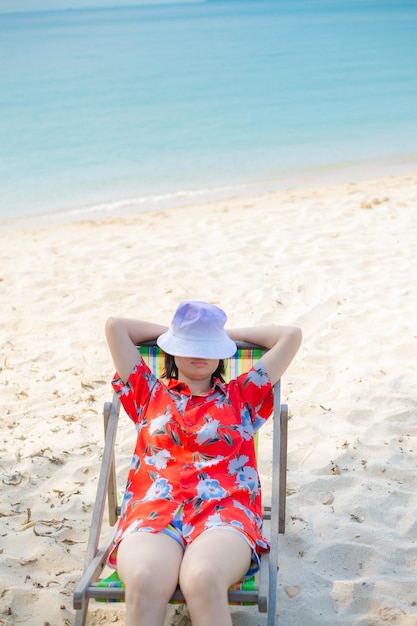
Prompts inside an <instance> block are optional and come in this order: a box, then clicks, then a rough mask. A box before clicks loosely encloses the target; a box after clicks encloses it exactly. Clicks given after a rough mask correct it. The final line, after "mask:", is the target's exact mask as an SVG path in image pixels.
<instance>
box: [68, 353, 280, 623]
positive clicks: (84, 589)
mask: <svg viewBox="0 0 417 626" xmlns="http://www.w3.org/2000/svg"><path fill="white" fill-rule="evenodd" d="M237 345H238V350H237V352H236V354H235V355H234V356H233V357H231V358H230V359H227V360H226V361H225V363H226V378H227V377H230V378H234V377H236V376H237V375H238V374H240V373H242V372H244V371H248V370H249V369H250V368H251V366H252V364H253V363H255V362H256V361H257V360H259V358H260V357H261V356H262V353H263V352H264V349H263V348H262V347H260V346H256V345H254V344H249V343H246V342H238V344H237ZM138 349H139V350H140V352H141V354H142V356H143V358H144V359H145V360H146V362H147V363H148V365H149V367H150V368H151V369H152V371H154V373H155V374H156V375H157V376H158V377H159V376H160V375H161V372H162V369H163V355H162V353H161V350H160V349H159V348H158V347H157V345H156V342H146V343H144V344H143V345H141V346H138ZM119 411H120V401H119V399H118V397H117V395H116V394H114V395H113V400H112V402H111V403H110V402H106V403H105V405H104V412H103V415H104V433H105V444H104V451H103V458H102V463H101V468H100V474H99V480H98V486H97V495H96V500H95V504H94V510H93V516H92V523H91V529H90V536H89V539H88V544H87V554H86V566H85V569H84V573H83V575H82V578H81V580H80V582H79V584H78V585H77V587H76V589H75V591H74V609H75V610H76V615H75V626H85V624H86V619H87V609H88V603H89V600H90V599H92V598H94V599H96V600H98V601H104V602H123V601H124V587H123V584H122V583H121V582H120V581H119V579H118V576H117V572H115V573H114V574H112V576H110V577H109V578H107V579H104V580H103V579H100V576H101V575H102V572H103V569H104V567H105V565H106V561H107V557H108V555H109V553H110V550H111V546H112V540H113V534H114V531H115V528H116V522H117V519H118V516H119V514H120V507H119V505H118V500H119V499H120V498H118V490H117V484H116V465H115V442H116V433H117V424H118V419H119ZM287 425H288V408H287V406H286V405H284V404H281V400H280V382H278V383H277V384H276V385H275V386H274V414H273V438H272V441H273V455H272V484H271V494H272V495H271V501H270V503H269V504H268V505H264V508H263V519H264V521H265V522H266V523H265V524H264V534H265V535H266V536H267V537H268V539H269V541H270V544H271V550H270V552H268V553H263V554H262V556H261V565H260V570H259V572H258V573H257V574H256V575H255V577H253V578H252V579H249V580H248V581H244V582H242V583H239V584H237V585H234V586H233V587H232V588H230V589H229V603H230V604H231V605H234V604H240V605H257V606H258V610H259V612H262V613H267V624H268V626H275V625H276V623H277V573H278V533H284V532H285V503H286V502H285V498H286V471H287V467H286V466H287ZM132 449H133V442H132ZM106 498H107V502H108V517H109V524H110V526H112V527H113V530H112V531H111V532H110V533H109V535H108V537H107V538H106V539H105V540H104V541H103V542H102V544H101V545H99V544H100V540H101V536H102V526H103V519H104V514H105V506H106ZM171 602H174V603H181V602H182V603H184V598H183V596H182V594H181V590H180V588H179V587H178V588H177V590H176V591H175V593H174V596H173V598H172V600H171Z"/></svg>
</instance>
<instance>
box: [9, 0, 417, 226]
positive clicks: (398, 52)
mask: <svg viewBox="0 0 417 626" xmlns="http://www.w3.org/2000/svg"><path fill="white" fill-rule="evenodd" d="M96 2H97V0H96ZM116 3H117V0H115V4H116ZM67 4H70V2H68V3H67ZM33 5H34V6H35V5H36V0H33ZM57 5H58V3H57ZM62 5H65V3H62ZM415 170H417V0H269V1H263V0H246V1H243V0H206V1H201V2H186V3H185V2H184V3H173V2H171V3H164V4H157V3H155V2H154V3H149V4H146V3H145V4H143V3H141V4H138V5H137V6H136V5H135V6H114V7H103V6H102V7H100V6H96V7H94V8H88V7H87V8H83V9H66V10H64V9H62V10H38V11H20V12H1V2H0V219H13V218H22V217H23V218H24V217H28V216H31V217H36V216H41V215H42V216H45V215H46V216H54V215H55V216H56V215H58V214H59V215H61V216H64V215H66V216H71V215H72V216H77V217H83V216H84V215H85V216H91V215H92V214H93V215H94V214H95V215H99V214H100V215H103V214H105V215H110V214H115V215H116V214H120V213H122V212H123V213H129V212H130V213H132V212H137V211H146V210H150V209H155V208H169V207H172V206H176V205H178V204H186V203H189V204H190V206H191V205H192V204H195V203H199V202H201V201H207V200H211V199H214V198H223V197H224V198H227V197H232V196H237V195H247V194H251V193H261V192H263V191H269V190H273V189H280V188H287V187H294V186H298V185H305V184H314V185H315V184H317V183H320V184H321V183H323V184H326V183H328V182H333V181H335V180H345V179H349V180H351V179H357V178H364V177H374V176H379V175H385V174H395V173H401V172H407V171H415Z"/></svg>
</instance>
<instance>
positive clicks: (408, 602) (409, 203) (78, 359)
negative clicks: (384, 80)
mask: <svg viewBox="0 0 417 626" xmlns="http://www.w3.org/2000/svg"><path fill="white" fill-rule="evenodd" d="M416 206H417V174H413V175H411V174H410V175H402V176H395V177H394V176H392V177H386V178H383V179H378V180H377V179H375V180H369V181H360V182H349V183H337V184H332V185H329V186H326V187H321V188H305V189H289V190H284V191H280V192H274V193H268V194H265V195H260V196H256V197H247V198H235V199H232V200H229V201H224V200H223V201H219V202H213V203H210V204H206V205H204V206H196V207H192V208H190V207H184V208H176V209H173V210H171V211H168V210H167V211H163V212H161V211H160V212H146V213H141V214H138V215H137V216H124V217H123V216H122V217H119V218H116V217H114V218H102V219H97V220H95V221H84V222H79V223H75V222H72V223H67V224H54V225H47V223H45V222H42V224H43V225H42V226H41V227H40V226H39V227H35V226H34V225H33V223H32V224H26V225H25V224H23V223H20V222H19V223H17V222H16V224H15V225H14V227H10V225H9V227H8V228H7V229H6V228H4V227H3V229H2V230H3V232H2V243H1V248H0V259H1V260H0V289H1V317H2V324H1V329H0V333H1V335H0V337H1V356H0V384H1V398H2V401H1V416H0V420H1V443H0V454H1V456H0V487H1V502H0V598H1V599H0V624H2V625H7V626H15V625H18V624H27V625H28V626H45V625H49V626H60V625H69V624H72V623H73V617H74V614H73V610H72V591H73V588H74V586H75V584H76V582H77V580H78V579H79V577H80V574H81V571H82V566H83V560H84V553H85V548H86V541H87V537H88V531H89V525H90V520H91V512H92V506H93V501H94V494H95V487H96V481H97V475H98V471H99V463H100V455H101V451H102V423H101V411H102V405H103V402H104V401H106V400H108V399H109V398H110V396H111V391H110V385H109V382H110V379H111V376H112V373H113V367H112V364H111V360H110V355H109V352H108V349H107V346H106V344H105V340H104V332H103V326H104V322H105V320H106V318H107V317H108V316H109V315H112V314H122V315H126V316H137V317H140V318H144V319H151V320H154V321H157V322H161V323H167V322H169V320H170V318H171V314H172V312H173V310H174V309H175V307H176V305H177V303H178V302H179V301H180V300H183V299H204V300H209V301H212V302H215V303H218V304H219V305H220V306H222V307H223V308H224V309H225V310H226V311H227V312H228V314H229V326H231V327H232V326H241V325H248V324H263V323H265V324H270V323H295V324H299V325H301V327H302V328H303V331H304V341H303V345H302V347H301V349H300V351H299V353H298V355H297V356H296V359H295V360H294V362H293V363H292V365H291V366H290V368H289V370H288V371H287V373H286V375H285V378H284V380H283V399H284V400H285V401H287V402H288V404H289V407H290V415H291V419H290V425H289V446H288V498H287V529H286V534H285V535H284V536H280V542H279V545H280V564H281V565H280V572H279V586H278V611H279V624H280V626H290V625H291V626H307V625H308V626H318V625H320V626H323V625H326V626H327V625H331V626H333V625H346V626H352V625H354V626H365V625H366V626H379V625H381V626H383V625H386V624H401V625H402V626H409V625H410V626H411V625H415V624H417V604H416V603H417V586H416V576H417V564H416V556H417V551H416V541H417V535H416V531H417V521H416V512H417V474H416V466H417V420H416V417H417V397H416V393H415V389H416V382H417V377H416V363H417V316H416V310H417V291H416V287H415V274H416V267H417V265H416V257H417V254H416V247H417V211H416ZM128 422H129V420H128V419H127V418H126V416H124V415H123V416H122V422H121V429H120V432H121V438H120V441H119V443H118V451H119V453H121V454H122V456H123V459H125V460H126V462H125V461H124V460H123V461H122V465H121V467H122V472H123V471H124V468H126V467H127V463H128V457H129V454H130V451H131V449H132V447H133V439H132V437H133V432H132V429H131V426H130V423H128ZM268 429H269V425H267V426H265V431H264V432H263V433H262V436H261V441H260V456H261V473H262V479H263V481H264V490H265V495H266V496H268V488H269V476H270V458H271V447H270V442H271V439H270V434H271V433H270V430H268ZM233 621H234V624H235V625H239V626H244V625H248V626H257V625H261V626H262V625H264V624H265V623H266V619H265V616H264V615H259V614H258V613H257V612H256V610H253V609H240V608H235V609H233ZM110 623H120V624H123V608H121V606H120V605H119V606H114V605H112V606H103V605H102V604H98V603H95V602H92V603H90V610H89V618H88V622H87V624H88V625H89V626H93V625H98V624H110ZM166 623H167V624H175V625H180V626H185V625H187V624H189V621H188V618H187V615H186V612H183V611H181V612H180V614H179V615H176V614H175V610H173V609H170V610H169V613H168V615H167V622H166Z"/></svg>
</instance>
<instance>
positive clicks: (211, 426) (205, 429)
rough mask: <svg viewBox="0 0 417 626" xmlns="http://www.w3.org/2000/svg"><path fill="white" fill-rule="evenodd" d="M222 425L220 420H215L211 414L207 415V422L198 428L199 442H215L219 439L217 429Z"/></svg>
mask: <svg viewBox="0 0 417 626" xmlns="http://www.w3.org/2000/svg"><path fill="white" fill-rule="evenodd" d="M219 426H220V422H219V420H213V419H211V417H210V416H207V418H206V423H205V424H204V425H203V426H201V428H199V429H198V432H197V443H199V444H203V443H206V442H207V443H213V442H214V441H219V436H218V434H217V429H218V427H219Z"/></svg>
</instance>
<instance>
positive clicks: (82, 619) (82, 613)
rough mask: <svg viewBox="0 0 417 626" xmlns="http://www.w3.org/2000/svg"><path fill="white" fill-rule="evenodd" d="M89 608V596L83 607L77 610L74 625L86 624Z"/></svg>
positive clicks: (83, 625)
mask: <svg viewBox="0 0 417 626" xmlns="http://www.w3.org/2000/svg"><path fill="white" fill-rule="evenodd" d="M87 610H88V598H86V599H85V604H84V607H83V608H82V609H79V610H77V611H75V621H74V626H85V623H86V621H87Z"/></svg>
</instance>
